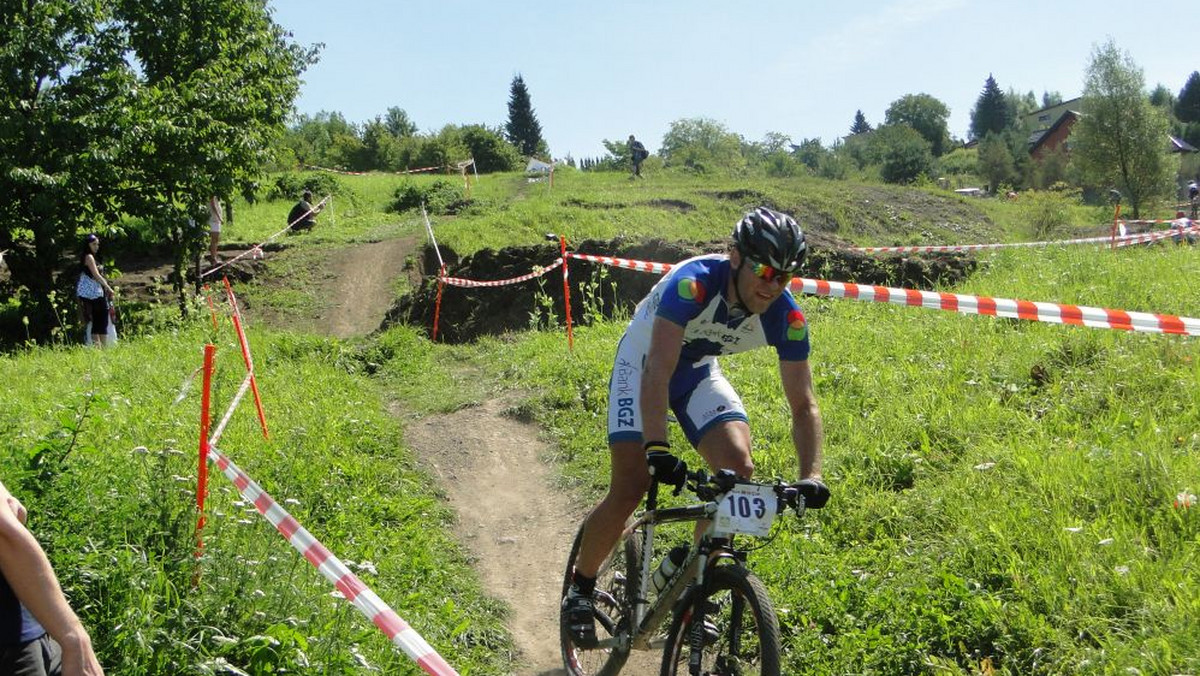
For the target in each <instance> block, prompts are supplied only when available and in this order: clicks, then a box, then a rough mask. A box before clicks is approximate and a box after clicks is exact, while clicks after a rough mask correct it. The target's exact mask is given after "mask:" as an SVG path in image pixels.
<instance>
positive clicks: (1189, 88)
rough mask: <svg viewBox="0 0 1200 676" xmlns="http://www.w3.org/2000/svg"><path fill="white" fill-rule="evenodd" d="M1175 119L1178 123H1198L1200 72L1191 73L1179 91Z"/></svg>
mask: <svg viewBox="0 0 1200 676" xmlns="http://www.w3.org/2000/svg"><path fill="white" fill-rule="evenodd" d="M1175 117H1177V118H1179V121H1180V122H1185V123H1186V122H1200V71H1192V74H1191V75H1189V76H1188V79H1187V83H1185V84H1184V85H1183V89H1181V90H1179V99H1178V100H1177V101H1176V102H1175Z"/></svg>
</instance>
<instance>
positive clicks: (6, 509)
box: [0, 483, 104, 676]
mask: <svg viewBox="0 0 1200 676" xmlns="http://www.w3.org/2000/svg"><path fill="white" fill-rule="evenodd" d="M14 503H15V505H16V506H17V507H16V508H14ZM20 504H21V503H20V501H18V500H17V499H16V498H14V497H13V496H12V494H10V493H9V492H8V489H7V488H5V487H4V484H3V483H0V573H3V574H4V579H5V580H7V581H8V584H9V586H10V587H12V589H13V592H15V593H16V595H17V599H19V600H20V601H21V604H22V605H24V606H25V607H26V608H27V609H28V610H29V612H30V613H33V616H34V617H35V618H37V621H38V622H39V623H41V625H42V627H43V628H45V629H46V631H47V632H49V634H50V635H51V636H53V637H54V640H56V641H58V644H59V645H60V646H61V647H62V651H63V674H64V675H65V676H102V675H103V674H104V670H103V669H102V668H101V667H100V662H99V661H98V660H97V659H96V654H95V652H93V649H92V639H91V637H90V636H88V633H87V630H85V629H84V628H83V624H82V623H81V622H80V621H79V618H78V617H76V615H75V612H74V611H72V610H71V606H70V605H68V604H67V599H66V597H64V596H63V593H62V588H61V587H59V585H58V578H56V577H55V576H54V570H53V569H52V568H51V567H50V560H49V559H47V558H46V553H45V552H44V551H42V547H41V545H39V544H38V542H37V540H36V539H34V537H33V534H32V533H30V532H29V530H27V529H26V528H25V526H24V525H22V523H21V522H22V520H23V519H22V514H23V512H24V508H23V507H20ZM18 508H19V509H18Z"/></svg>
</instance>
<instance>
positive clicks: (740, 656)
mask: <svg viewBox="0 0 1200 676" xmlns="http://www.w3.org/2000/svg"><path fill="white" fill-rule="evenodd" d="M709 574H710V575H711V576H712V579H711V580H710V582H709V587H710V592H709V595H708V597H707V598H705V599H704V600H703V603H704V623H703V625H702V626H700V627H695V630H696V631H698V632H699V635H698V636H697V637H696V638H697V639H698V640H697V641H693V640H692V639H693V636H692V634H693V627H694V625H695V623H694V622H693V621H692V620H693V610H694V609H695V607H696V606H695V601H696V599H695V594H697V593H699V592H698V591H694V590H693V591H691V592H689V593H688V596H687V597H685V598H684V600H683V604H681V606H680V608H681V610H680V611H679V612H677V613H676V615H675V619H674V620H673V621H672V622H671V630H670V632H669V633H668V634H667V644H666V646H665V647H664V648H663V664H662V672H661V673H662V674H663V676H673V675H674V674H689V673H695V672H691V671H689V668H690V667H689V664H690V661H691V659H692V653H693V650H692V646H693V645H697V644H698V645H700V646H701V648H700V650H699V653H700V654H699V657H700V660H699V662H700V671H699V673H700V674H707V675H712V676H732V675H733V674H737V675H739V676H750V675H751V674H760V675H761V676H779V620H778V619H777V618H776V617H775V609H774V607H772V606H771V599H770V598H768V597H767V590H766V588H765V587H763V583H762V582H761V581H760V580H759V579H758V578H757V577H755V575H754V573H751V572H750V571H749V570H747V569H745V568H743V567H742V566H739V565H724V566H718V567H716V568H714V569H712V570H711V571H710V573H709Z"/></svg>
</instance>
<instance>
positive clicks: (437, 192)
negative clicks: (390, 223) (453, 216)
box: [388, 179, 466, 214]
mask: <svg viewBox="0 0 1200 676" xmlns="http://www.w3.org/2000/svg"><path fill="white" fill-rule="evenodd" d="M422 202H424V203H425V207H426V208H427V209H428V210H429V212H430V213H433V214H447V213H454V212H456V211H458V210H459V209H461V208H462V207H463V206H465V204H466V200H465V195H464V193H463V188H462V186H460V185H458V184H457V183H452V182H450V181H446V180H442V179H438V180H436V181H434V182H433V183H430V184H429V185H426V186H420V185H417V184H416V183H414V182H413V181H405V182H404V183H402V184H400V186H399V187H398V188H396V191H395V192H394V193H392V203H391V204H390V205H388V211H391V212H394V213H399V212H402V211H408V210H409V209H418V208H420V207H421V203H422Z"/></svg>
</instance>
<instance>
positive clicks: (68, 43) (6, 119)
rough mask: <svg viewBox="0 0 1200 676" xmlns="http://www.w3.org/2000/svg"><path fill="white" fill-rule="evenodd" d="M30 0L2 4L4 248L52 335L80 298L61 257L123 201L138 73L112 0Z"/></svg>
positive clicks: (45, 334)
mask: <svg viewBox="0 0 1200 676" xmlns="http://www.w3.org/2000/svg"><path fill="white" fill-rule="evenodd" d="M24 4H25V3H12V2H10V3H3V5H2V6H0V72H2V73H3V74H4V75H3V76H2V77H0V194H3V195H4V199H3V200H0V250H8V252H9V253H8V254H7V257H6V260H7V262H8V265H9V270H10V272H11V275H12V280H13V282H14V283H15V284H16V285H17V286H18V288H19V289H22V291H21V292H20V293H21V296H20V297H22V299H23V302H22V306H23V307H22V311H23V312H25V313H26V316H27V317H28V318H29V320H30V325H29V328H30V333H31V335H32V336H33V337H34V338H36V339H47V338H49V337H50V336H51V335H53V333H54V332H56V331H57V330H60V329H61V327H62V321H61V319H60V317H61V315H62V311H64V310H66V309H68V308H70V307H73V301H71V300H70V299H73V297H74V283H75V280H76V278H77V274H75V270H76V269H77V268H74V269H71V270H70V271H69V274H67V273H64V274H63V275H61V277H60V278H59V280H58V283H57V284H56V280H55V274H54V273H55V270H56V268H57V267H58V264H59V260H60V259H61V258H62V257H63V254H64V252H65V251H66V250H68V249H73V248H75V246H76V245H77V244H78V243H79V242H80V241H81V237H80V236H79V235H80V233H81V232H86V231H88V230H96V231H99V232H100V233H101V234H102V235H103V234H107V233H108V231H109V229H108V228H107V227H106V224H109V223H112V222H113V221H114V217H115V215H116V213H117V212H118V211H119V201H118V197H119V195H120V193H121V191H122V189H123V185H124V177H123V176H122V173H121V171H120V170H119V168H118V166H117V164H116V161H117V160H118V159H119V157H120V155H121V153H122V146H123V145H125V144H126V143H127V142H128V135H129V133H130V132H132V131H134V130H132V129H130V124H131V119H130V115H129V110H130V106H131V104H132V101H133V97H134V89H133V84H134V74H133V72H132V70H131V69H130V68H129V66H128V64H127V63H126V62H125V60H124V58H123V50H124V43H123V36H122V32H121V30H120V27H119V26H116V25H114V23H113V22H112V14H111V12H109V11H108V8H107V7H105V6H104V5H102V4H100V3H81V2H75V1H74V0H47V1H45V2H39V3H37V11H29V10H28V8H24V9H23V8H22V7H20V5H24ZM56 289H57V291H58V293H56ZM56 300H57V301H58V302H57V303H56Z"/></svg>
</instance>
